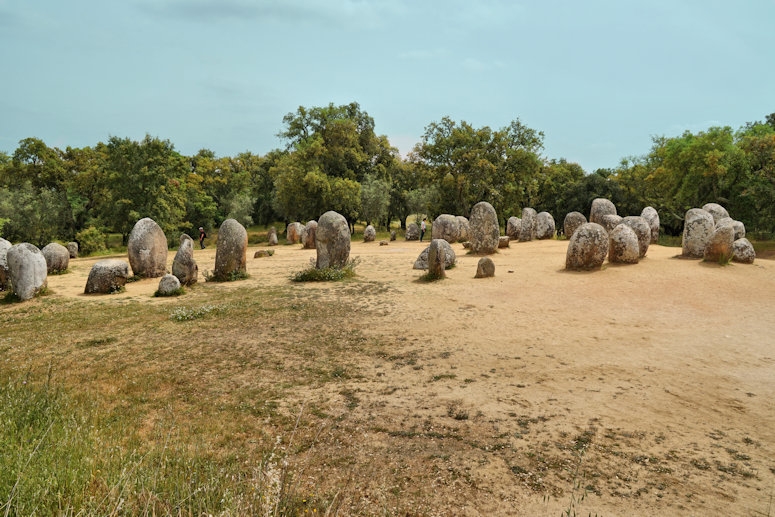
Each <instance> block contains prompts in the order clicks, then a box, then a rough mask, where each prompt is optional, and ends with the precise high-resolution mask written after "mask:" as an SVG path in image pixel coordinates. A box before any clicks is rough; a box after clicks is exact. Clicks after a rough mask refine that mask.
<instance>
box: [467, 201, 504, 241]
mask: <svg viewBox="0 0 775 517" xmlns="http://www.w3.org/2000/svg"><path fill="white" fill-rule="evenodd" d="M469 225H470V227H471V228H470V231H471V235H470V236H469V237H470V238H469V242H470V243H471V251H472V252H474V253H483V254H491V253H495V252H496V250H497V249H498V244H499V242H500V225H499V224H498V214H497V213H496V212H495V208H493V206H492V205H491V204H490V203H488V202H487V201H480V202H479V203H477V204H475V205H474V207H473V208H472V209H471V217H470V219H469Z"/></svg>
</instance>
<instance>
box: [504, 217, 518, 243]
mask: <svg viewBox="0 0 775 517" xmlns="http://www.w3.org/2000/svg"><path fill="white" fill-rule="evenodd" d="M521 229H522V219H520V218H519V217H517V216H514V215H512V216H511V217H509V219H508V221H506V236H507V237H508V238H509V240H512V241H519V231H520V230H521Z"/></svg>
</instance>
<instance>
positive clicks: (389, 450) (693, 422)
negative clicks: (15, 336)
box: [49, 241, 775, 515]
mask: <svg viewBox="0 0 775 517" xmlns="http://www.w3.org/2000/svg"><path fill="white" fill-rule="evenodd" d="M426 244H427V243H423V244H421V243H419V242H404V241H395V242H391V243H390V244H389V245H388V246H380V245H379V243H362V242H354V243H353V244H352V250H351V256H353V257H359V258H360V260H361V263H360V265H359V266H358V268H357V270H356V272H357V274H358V278H357V282H360V283H362V284H363V285H364V286H365V288H366V289H373V290H374V295H373V296H372V297H370V298H369V299H370V300H371V305H370V306H369V307H363V310H362V311H360V312H359V313H358V314H354V319H355V320H356V323H357V326H358V328H360V329H361V330H363V331H365V332H368V333H371V334H373V335H376V336H379V337H381V338H383V339H388V340H390V341H392V342H394V343H395V354H394V355H393V356H392V357H390V358H384V359H383V360H376V359H375V362H374V364H373V365H368V366H369V367H370V368H374V369H375V370H376V371H378V372H379V373H378V374H377V375H375V376H374V377H373V378H372V379H370V382H368V383H365V384H364V383H361V384H360V385H359V387H358V389H359V397H360V399H361V401H362V402H361V407H362V408H363V411H364V415H363V418H364V420H366V419H372V420H379V421H381V422H385V423H384V425H383V427H384V428H387V429H389V430H392V431H393V432H385V431H384V429H382V428H380V429H376V430H375V428H374V427H371V428H370V429H369V428H367V429H365V430H364V431H363V435H362V436H360V437H358V438H357V439H358V440H361V441H362V442H363V443H368V444H369V446H370V448H371V450H372V453H374V451H376V454H380V455H381V456H380V459H379V462H387V463H389V464H391V465H392V464H393V462H395V465H394V468H395V469H398V470H401V469H408V470H411V469H412V468H413V466H412V463H411V461H410V460H408V459H407V458H409V457H410V456H411V450H414V449H416V451H417V452H416V453H415V454H417V455H423V456H424V457H425V458H426V459H427V458H429V457H430V458H436V456H434V454H437V455H438V459H435V460H434V461H435V462H436V463H435V465H437V466H439V473H438V474H437V477H436V479H435V480H433V483H434V487H435V488H434V490H436V493H437V497H438V499H436V501H435V503H434V501H425V502H424V503H423V504H422V505H419V506H422V508H419V507H418V512H421V513H425V514H434V507H438V508H443V510H440V511H439V512H438V514H441V515H559V514H560V513H561V512H562V511H564V510H566V509H568V508H569V507H570V506H571V502H570V501H571V497H574V496H576V497H579V496H581V495H582V492H584V491H585V489H586V492H587V494H586V496H585V498H584V500H583V501H581V502H579V503H578V504H577V505H576V506H574V507H573V509H574V510H576V511H577V512H578V514H579V515H587V514H588V513H591V514H593V515H594V514H598V515H772V514H773V513H775V505H773V502H772V501H773V493H775V335H774V334H775V310H774V307H775V306H774V305H773V302H775V262H773V261H770V260H757V262H756V263H755V264H753V265H741V264H731V265H728V266H725V267H721V266H719V265H716V264H705V263H701V262H699V261H696V260H684V259H679V258H677V257H676V254H677V253H679V252H680V249H677V248H665V247H661V246H657V245H652V246H651V247H650V248H649V251H648V255H647V257H646V258H645V259H643V260H642V261H641V262H640V263H639V264H637V265H628V266H613V265H608V264H607V263H606V265H605V266H604V267H603V269H602V270H600V271H596V272H566V271H564V262H565V251H566V247H567V242H565V241H534V242H526V243H513V244H512V245H511V247H510V248H508V249H502V250H500V251H499V253H497V254H496V255H493V256H492V258H493V260H494V262H495V265H496V272H495V277H494V278H489V279H475V278H474V274H475V271H476V264H477V261H478V260H479V257H476V256H471V255H467V254H466V253H465V250H464V249H463V248H462V246H461V245H460V244H455V245H453V248H454V249H455V251H456V253H457V254H458V265H457V267H455V268H454V269H452V270H450V271H448V272H447V278H446V279H445V280H443V281H440V282H435V283H427V282H421V281H418V279H419V277H420V276H421V274H422V272H420V271H416V270H413V269H412V264H413V262H414V260H415V259H416V257H417V256H418V255H419V253H420V252H421V251H422V249H423V248H424V246H425V245H426ZM260 248H261V249H264V247H263V246H262V247H260ZM257 249H259V247H251V248H250V249H249V251H248V271H249V273H250V275H251V277H250V279H248V280H246V281H245V282H255V283H258V284H259V285H266V286H271V285H279V284H288V278H289V275H290V274H291V273H292V272H295V271H299V270H300V269H303V268H304V267H305V266H306V265H308V264H309V260H310V258H312V257H314V254H315V252H314V251H310V250H302V249H299V247H298V246H287V245H280V246H277V247H275V248H274V250H275V254H274V256H272V257H268V258H260V259H253V258H252V257H253V252H254V251H255V250H257ZM173 257H174V252H171V253H170V255H169V260H170V261H172V259H173ZM195 258H196V260H197V262H198V263H199V268H200V281H202V280H201V272H203V271H204V270H207V269H209V270H211V269H212V267H213V264H214V259H215V249H214V246H210V247H209V248H208V249H206V250H196V251H195ZM96 260H97V259H91V258H86V259H76V260H73V261H71V264H70V271H71V273H70V274H66V275H61V276H55V277H50V278H49V288H50V289H51V291H53V296H65V297H79V298H80V299H83V300H91V299H93V300H95V303H104V302H105V301H106V300H111V301H115V302H117V303H118V302H120V301H121V300H126V299H142V300H146V301H148V302H149V303H172V302H170V301H169V300H159V299H153V298H150V295H151V294H152V293H153V292H154V291H155V290H156V288H157V286H158V281H157V280H143V281H140V282H135V283H132V284H129V285H128V286H127V290H126V292H125V293H121V294H117V295H110V296H109V297H107V296H96V297H94V296H92V297H87V296H85V295H83V294H82V292H83V288H84V286H85V283H86V277H87V276H88V272H89V269H90V267H91V265H92V264H93V263H94V262H95V261H96ZM235 284H239V282H237V283H235ZM207 287H209V286H207ZM218 287H219V288H224V287H223V284H219V286H218ZM299 288H300V289H308V290H319V295H320V297H323V298H330V297H335V296H337V293H338V291H335V290H331V289H328V288H326V287H324V286H320V285H313V284H304V285H301V286H300V287H299ZM400 358H403V360H402V359H400ZM412 365H421V367H420V368H418V367H417V366H414V367H412ZM398 431H402V432H403V434H402V433H401V432H398ZM410 431H411V433H410ZM412 433H413V434H412ZM399 436H403V437H404V440H403V442H401V443H399V442H398V440H399V438H398V437H399ZM406 436H414V437H415V439H414V440H413V441H412V443H411V444H407V441H411V440H407V439H406ZM450 436H456V437H458V438H459V439H457V441H452V440H449V439H447V440H445V437H447V438H448V437H450ZM476 436H480V437H481V444H484V445H481V446H478V445H476V443H474V442H475V440H476V439H475V437H476ZM460 437H462V438H460ZM458 442H462V443H465V444H467V447H466V448H465V451H464V452H462V453H460V452H459V449H460V446H458V447H457V450H456V448H455V447H456V446H455V445H454V443H458ZM450 443H453V445H452V446H450V445H449V444H450ZM477 443H479V442H477ZM412 447H414V449H412ZM445 447H447V448H448V449H451V450H453V451H455V452H454V453H453V454H452V457H449V456H450V455H449V454H448V453H447V454H446V456H445V453H444V448H445ZM496 448H497V449H496ZM582 450H583V451H585V452H584V454H583V455H580V454H579V452H580V451H582ZM397 451H398V452H397ZM401 451H402V452H403V453H399V452H401ZM364 461H366V460H364ZM577 467H578V468H579V469H578V470H577V471H576V470H575V469H576V468H577ZM574 472H576V474H574ZM410 478H411V476H408V477H407V479H410ZM574 482H579V483H580V484H581V486H582V487H583V488H580V489H575V490H574V486H573V485H574ZM356 488H357V487H356ZM363 489H364V490H368V489H369V483H368V481H365V480H364V481H363ZM411 489H412V487H411V486H400V487H398V488H397V490H398V491H399V492H400V491H411Z"/></svg>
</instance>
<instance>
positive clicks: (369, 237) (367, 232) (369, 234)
mask: <svg viewBox="0 0 775 517" xmlns="http://www.w3.org/2000/svg"><path fill="white" fill-rule="evenodd" d="M376 238H377V230H375V229H374V227H373V226H372V225H368V226H367V227H366V228H365V229H364V230H363V242H374V239H376Z"/></svg>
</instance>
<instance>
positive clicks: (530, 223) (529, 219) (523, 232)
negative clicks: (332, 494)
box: [519, 207, 538, 242]
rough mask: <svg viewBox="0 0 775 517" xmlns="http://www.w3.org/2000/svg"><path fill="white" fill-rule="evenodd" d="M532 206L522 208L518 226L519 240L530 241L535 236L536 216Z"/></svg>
mask: <svg viewBox="0 0 775 517" xmlns="http://www.w3.org/2000/svg"><path fill="white" fill-rule="evenodd" d="M537 215H538V214H537V213H536V211H535V210H534V209H532V208H529V207H526V208H523V209H522V225H521V226H520V227H519V242H527V241H532V240H533V239H534V238H535V236H536V216H537Z"/></svg>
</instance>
